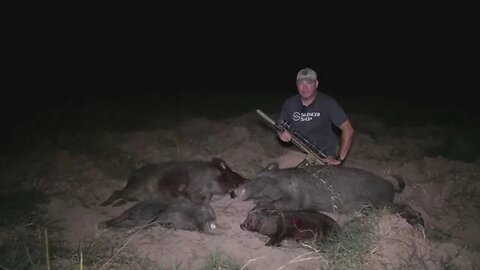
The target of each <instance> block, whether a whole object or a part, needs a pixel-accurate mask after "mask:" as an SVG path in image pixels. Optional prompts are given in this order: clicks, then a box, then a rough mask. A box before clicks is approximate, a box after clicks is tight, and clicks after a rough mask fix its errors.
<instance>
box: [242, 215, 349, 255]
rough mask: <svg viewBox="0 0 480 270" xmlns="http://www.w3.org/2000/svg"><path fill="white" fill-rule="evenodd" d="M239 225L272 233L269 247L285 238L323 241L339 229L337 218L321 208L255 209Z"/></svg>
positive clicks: (268, 243) (245, 228)
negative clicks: (320, 209)
mask: <svg viewBox="0 0 480 270" xmlns="http://www.w3.org/2000/svg"><path fill="white" fill-rule="evenodd" d="M240 228H241V229H242V230H244V231H245V230H247V231H253V232H258V233H260V234H263V235H267V236H269V237H270V238H269V240H268V241H267V242H266V243H265V245H266V246H279V245H280V243H281V242H282V241H283V240H284V239H286V238H290V239H295V240H296V241H303V240H309V239H310V240H313V241H321V240H323V239H325V236H326V235H327V234H330V233H334V232H337V231H339V230H340V226H339V225H338V223H337V222H336V221H335V220H334V219H332V218H331V217H329V216H327V215H324V214H322V213H320V212H318V211H314V210H284V211H280V210H277V209H269V208H254V209H252V210H251V211H250V212H249V213H248V216H247V218H246V219H245V221H244V222H243V223H242V224H240Z"/></svg>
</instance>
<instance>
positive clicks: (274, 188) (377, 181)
mask: <svg viewBox="0 0 480 270" xmlns="http://www.w3.org/2000/svg"><path fill="white" fill-rule="evenodd" d="M270 167H271V168H270V169H267V170H264V171H261V172H259V173H258V174H257V175H256V176H255V177H253V179H251V181H250V182H249V183H247V184H245V186H244V187H243V188H244V190H243V191H242V194H241V195H240V199H241V200H250V199H252V200H254V201H256V202H257V205H258V206H257V208H258V207H262V206H263V205H271V206H272V207H274V208H276V209H279V210H296V209H310V210H318V211H325V212H338V213H347V212H353V211H355V210H361V208H362V207H364V206H365V205H369V206H372V207H377V208H378V207H383V206H387V207H390V209H392V211H393V212H399V213H400V214H401V215H402V216H403V217H405V218H407V217H408V218H407V221H408V222H410V223H411V224H414V223H419V224H422V225H423V224H424V222H423V219H422V217H421V214H420V213H418V212H415V211H414V210H413V209H412V208H411V207H409V206H407V205H400V204H396V203H394V202H393V199H394V196H395V193H397V192H401V191H403V189H404V187H405V182H404V181H403V180H402V179H401V178H399V177H397V181H398V182H399V188H398V189H395V187H394V185H393V184H392V183H390V182H389V181H388V180H386V179H384V178H382V177H380V176H378V175H376V174H374V173H372V172H369V171H366V170H362V169H358V168H353V167H346V166H328V165H317V166H311V167H307V168H286V169H278V168H277V167H275V166H270Z"/></svg>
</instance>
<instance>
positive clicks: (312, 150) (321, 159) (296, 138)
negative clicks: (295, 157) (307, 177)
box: [257, 109, 327, 167]
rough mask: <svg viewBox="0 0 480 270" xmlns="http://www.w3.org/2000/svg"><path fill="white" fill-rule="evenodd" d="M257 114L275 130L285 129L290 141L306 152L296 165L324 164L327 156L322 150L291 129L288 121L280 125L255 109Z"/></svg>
mask: <svg viewBox="0 0 480 270" xmlns="http://www.w3.org/2000/svg"><path fill="white" fill-rule="evenodd" d="M257 114H259V115H260V116H261V117H262V118H263V119H264V120H265V121H267V122H268V123H269V124H270V125H271V126H273V127H274V128H275V129H276V130H277V131H279V132H282V131H284V130H287V131H288V132H290V134H291V135H292V139H291V142H292V143H293V144H294V145H295V146H296V147H298V149H300V150H301V151H302V152H304V153H306V154H307V157H306V158H305V160H303V161H302V163H300V164H299V165H298V166H297V167H306V166H309V165H313V164H317V163H320V164H326V162H325V158H326V157H327V156H326V155H325V154H324V153H323V152H322V151H320V150H319V149H318V148H317V147H316V146H315V145H314V144H312V143H311V142H310V141H308V140H307V139H306V138H305V137H304V136H303V135H302V134H301V133H300V132H298V131H296V130H292V129H291V126H290V124H288V122H285V121H284V122H283V123H282V124H281V125H279V124H278V123H276V122H275V121H273V120H272V119H271V118H270V117H269V116H268V115H266V114H265V113H264V112H262V111H261V110H258V109H257Z"/></svg>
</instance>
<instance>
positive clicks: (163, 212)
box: [98, 199, 216, 233]
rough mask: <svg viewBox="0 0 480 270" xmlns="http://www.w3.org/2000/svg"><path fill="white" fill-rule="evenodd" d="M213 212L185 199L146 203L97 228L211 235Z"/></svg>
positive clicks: (209, 208) (208, 207)
mask: <svg viewBox="0 0 480 270" xmlns="http://www.w3.org/2000/svg"><path fill="white" fill-rule="evenodd" d="M215 220H216V216H215V212H214V210H213V208H212V207H211V206H209V205H208V204H197V203H194V202H192V201H190V200H187V199H174V200H172V201H170V202H168V203H165V202H163V201H158V200H146V201H142V202H139V203H137V204H135V205H134V206H132V207H130V208H128V209H127V210H125V211H124V212H123V213H122V214H120V215H119V216H117V217H114V218H112V219H109V220H106V221H103V222H101V223H100V224H99V225H98V227H99V228H101V229H102V228H109V227H118V228H132V227H137V226H145V227H147V226H154V225H159V226H163V227H166V228H171V229H181V230H189V231H199V232H205V233H211V232H212V231H213V230H214V229H215V228H216V225H215Z"/></svg>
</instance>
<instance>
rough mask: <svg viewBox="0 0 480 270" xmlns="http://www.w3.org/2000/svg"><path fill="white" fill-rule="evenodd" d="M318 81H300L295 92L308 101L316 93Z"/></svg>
mask: <svg viewBox="0 0 480 270" xmlns="http://www.w3.org/2000/svg"><path fill="white" fill-rule="evenodd" d="M317 86H318V81H317V80H315V81H312V80H300V81H297V90H298V93H299V94H300V96H301V97H302V98H303V99H310V98H312V97H314V96H315V94H316V91H317Z"/></svg>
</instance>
